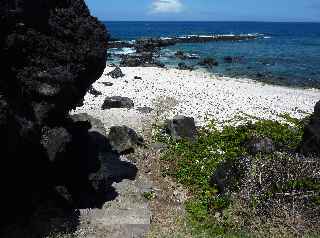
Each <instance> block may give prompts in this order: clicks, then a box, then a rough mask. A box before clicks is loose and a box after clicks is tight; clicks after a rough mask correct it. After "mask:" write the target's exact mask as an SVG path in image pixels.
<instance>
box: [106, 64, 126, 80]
mask: <svg viewBox="0 0 320 238" xmlns="http://www.w3.org/2000/svg"><path fill="white" fill-rule="evenodd" d="M107 75H108V76H110V77H111V78H114V79H117V78H123V77H124V76H125V75H124V74H123V73H122V71H121V69H120V67H116V68H115V69H114V70H112V71H111V72H109V73H108V74H107Z"/></svg>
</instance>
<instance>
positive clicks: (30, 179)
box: [0, 0, 107, 225]
mask: <svg viewBox="0 0 320 238" xmlns="http://www.w3.org/2000/svg"><path fill="white" fill-rule="evenodd" d="M0 29H1V31H0V66H1V78H0V144H1V148H2V149H1V151H2V153H1V162H2V163H1V173H0V174H1V175H0V177H1V178H0V184H1V190H2V192H1V203H0V207H1V211H2V213H3V218H5V219H1V223H3V222H10V217H15V216H17V214H22V213H28V212H30V211H32V210H33V209H34V206H36V205H37V204H38V202H39V199H41V198H43V197H47V196H52V194H55V196H57V197H60V199H61V200H62V201H64V202H63V203H64V204H68V205H70V206H71V207H75V206H76V207H77V208H79V207H92V206H99V204H101V202H102V201H101V200H99V199H100V198H99V195H98V194H99V193H100V192H102V191H101V188H102V187H104V186H102V185H103V184H105V183H106V178H104V175H103V174H102V173H101V161H100V160H99V156H95V154H94V153H93V151H95V148H94V147H95V144H94V143H93V142H92V141H93V140H92V134H90V133H89V129H90V128H91V124H90V122H89V121H85V120H84V121H79V120H75V119H74V118H70V117H69V116H68V113H69V111H70V110H71V109H73V108H75V107H76V106H77V105H81V103H82V100H83V97H84V95H85V94H86V92H87V91H88V90H89V89H90V85H91V84H92V83H93V82H94V81H95V80H97V79H98V78H99V77H100V76H101V74H102V73H103V70H104V68H105V64H106V55H107V52H106V48H107V32H106V29H105V27H104V26H103V24H101V23H100V22H99V21H98V20H97V19H96V18H94V17H92V16H91V15H90V12H89V10H88V8H87V6H86V5H85V3H84V1H83V0H73V1H70V0H60V1H55V0H34V1H25V0H9V1H1V2H0ZM95 136H97V135H95ZM101 136H103V135H101ZM59 186H60V188H61V187H63V189H57V187H59ZM48 194H50V195H48ZM67 198H68V199H67ZM1 225H2V224H1Z"/></svg>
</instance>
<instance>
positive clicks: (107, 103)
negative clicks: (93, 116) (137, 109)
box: [101, 96, 134, 110]
mask: <svg viewBox="0 0 320 238" xmlns="http://www.w3.org/2000/svg"><path fill="white" fill-rule="evenodd" d="M133 107H134V103H133V101H132V100H131V99H130V98H127V97H120V96H113V97H107V98H106V99H105V100H104V103H103V105H102V107H101V108H102V109H103V110H105V109H111V108H128V109H131V108H133Z"/></svg>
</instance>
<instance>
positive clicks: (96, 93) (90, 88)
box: [88, 86, 102, 97]
mask: <svg viewBox="0 0 320 238" xmlns="http://www.w3.org/2000/svg"><path fill="white" fill-rule="evenodd" d="M88 92H89V93H90V94H92V95H93V96H95V97H98V96H100V95H102V93H101V92H99V91H98V90H97V89H95V88H94V87H93V86H90V87H89V90H88Z"/></svg>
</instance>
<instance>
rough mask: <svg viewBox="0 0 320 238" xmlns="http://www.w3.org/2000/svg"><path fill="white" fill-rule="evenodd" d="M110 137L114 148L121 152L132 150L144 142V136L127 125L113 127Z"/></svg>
mask: <svg viewBox="0 0 320 238" xmlns="http://www.w3.org/2000/svg"><path fill="white" fill-rule="evenodd" d="M108 139H109V141H110V144H111V146H112V148H113V149H114V150H115V151H117V152H118V153H119V154H121V153H125V152H128V151H131V150H133V149H134V148H136V147H137V146H139V145H142V144H143V138H142V137H141V136H139V135H138V134H137V133H136V132H135V131H134V130H133V129H131V128H129V127H127V126H114V127H111V128H110V132H109V136H108Z"/></svg>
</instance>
